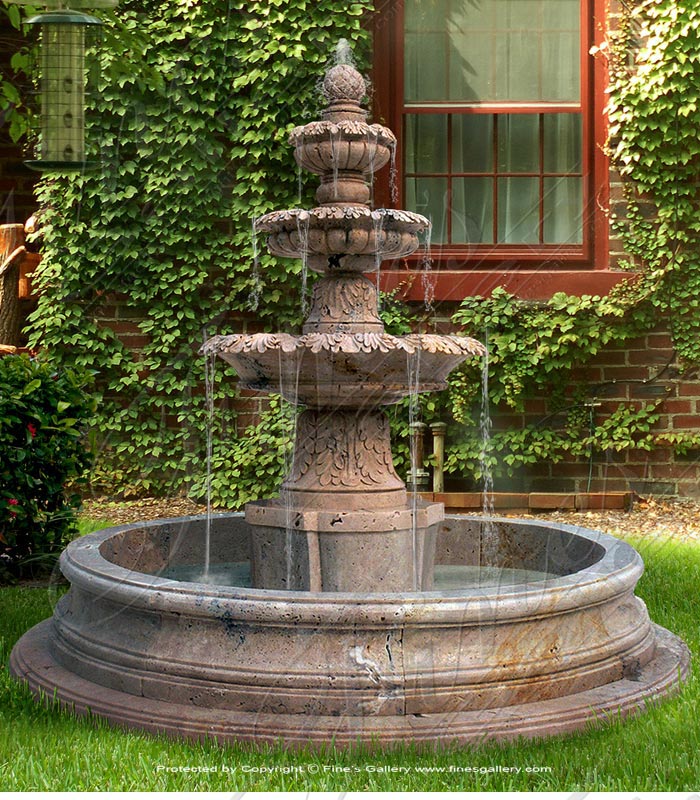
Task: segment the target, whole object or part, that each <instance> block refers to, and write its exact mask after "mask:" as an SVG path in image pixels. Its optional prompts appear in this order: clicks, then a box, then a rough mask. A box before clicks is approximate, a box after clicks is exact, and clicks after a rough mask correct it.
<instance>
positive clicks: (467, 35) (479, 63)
mask: <svg viewBox="0 0 700 800" xmlns="http://www.w3.org/2000/svg"><path fill="white" fill-rule="evenodd" d="M496 45H497V40H496V39H494V37H493V36H492V35H491V32H490V31H475V30H473V29H471V30H467V31H462V30H453V31H451V32H450V91H449V96H448V99H450V100H455V101H457V102H462V103H477V102H479V101H482V100H489V99H490V98H491V97H492V96H493V81H494V75H493V60H494V59H493V51H494V48H495V47H496Z"/></svg>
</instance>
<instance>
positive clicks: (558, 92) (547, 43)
mask: <svg viewBox="0 0 700 800" xmlns="http://www.w3.org/2000/svg"><path fill="white" fill-rule="evenodd" d="M579 59H580V53H579V35H578V32H576V33H568V32H566V31H560V32H557V33H544V34H542V61H543V63H542V70H541V74H542V91H541V95H540V97H541V99H542V100H545V101H546V102H549V103H554V102H562V103H565V102H570V101H576V100H578V99H579V95H580V92H579V83H580V80H579V72H580V69H579Z"/></svg>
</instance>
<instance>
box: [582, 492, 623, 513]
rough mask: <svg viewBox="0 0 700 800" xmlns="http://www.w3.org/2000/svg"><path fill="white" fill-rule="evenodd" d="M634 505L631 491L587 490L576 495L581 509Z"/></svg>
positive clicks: (617, 507)
mask: <svg viewBox="0 0 700 800" xmlns="http://www.w3.org/2000/svg"><path fill="white" fill-rule="evenodd" d="M631 505H632V493H631V492H596V493H593V492H585V493H580V494H577V495H576V508H577V509H578V510H579V511H584V510H588V509H608V508H610V509H613V508H616V509H622V508H630V506H631Z"/></svg>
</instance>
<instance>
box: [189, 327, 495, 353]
mask: <svg viewBox="0 0 700 800" xmlns="http://www.w3.org/2000/svg"><path fill="white" fill-rule="evenodd" d="M202 350H203V352H204V353H209V354H211V353H252V352H256V353H266V352H270V351H275V350H281V351H282V352H283V353H294V352H298V351H300V350H308V351H310V352H311V353H314V354H316V353H320V352H322V351H328V352H331V353H360V352H362V353H371V352H380V353H388V352H390V351H392V350H403V351H405V352H406V353H409V354H413V353H417V352H419V351H425V352H428V353H444V354H445V355H464V354H467V355H483V354H484V352H485V348H484V346H483V345H482V344H481V343H480V342H478V341H476V339H471V338H470V337H468V336H441V335H437V334H424V333H423V334H409V335H408V336H391V335H390V334H388V333H371V332H370V333H342V332H333V333H319V332H313V333H307V334H304V335H303V336H293V335H291V334H288V333H253V334H233V335H231V336H214V337H212V338H211V339H209V341H208V342H207V343H206V344H205V345H204V347H203V348H202Z"/></svg>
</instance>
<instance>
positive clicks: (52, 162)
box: [15, 0, 118, 171]
mask: <svg viewBox="0 0 700 800" xmlns="http://www.w3.org/2000/svg"><path fill="white" fill-rule="evenodd" d="M15 2H17V3H19V4H26V3H27V2H28V0H15ZM117 2H118V0H90V2H89V3H87V2H85V0H74V2H72V6H73V8H68V7H66V6H65V5H64V4H63V3H62V2H60V0H59V2H58V4H57V5H58V7H57V8H47V10H46V11H45V12H43V13H41V14H37V15H36V16H33V17H31V18H30V19H28V20H26V21H25V25H27V26H28V27H29V28H31V29H34V30H35V31H37V33H38V48H37V52H38V72H39V79H38V85H37V89H38V96H39V106H40V123H41V127H40V132H39V138H38V144H37V149H36V153H35V159H34V160H30V161H27V162H25V163H26V164H27V166H29V167H31V168H32V169H36V170H41V171H46V170H53V171H71V170H78V171H81V170H85V169H89V168H90V167H92V166H96V165H97V162H96V161H90V160H88V158H87V155H86V149H85V99H86V95H87V92H88V89H89V86H88V76H89V75H92V73H94V71H95V70H94V68H95V66H96V64H95V61H96V59H95V57H94V56H95V53H96V47H95V46H96V44H97V43H98V41H99V36H100V29H101V27H102V21H101V20H99V19H98V18H97V17H94V16H91V15H89V14H86V13H84V12H82V11H79V10H77V8H80V7H81V6H83V5H89V7H90V8H109V7H113V6H115V5H117ZM90 82H92V81H90Z"/></svg>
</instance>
